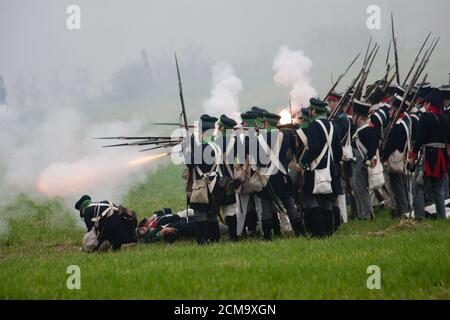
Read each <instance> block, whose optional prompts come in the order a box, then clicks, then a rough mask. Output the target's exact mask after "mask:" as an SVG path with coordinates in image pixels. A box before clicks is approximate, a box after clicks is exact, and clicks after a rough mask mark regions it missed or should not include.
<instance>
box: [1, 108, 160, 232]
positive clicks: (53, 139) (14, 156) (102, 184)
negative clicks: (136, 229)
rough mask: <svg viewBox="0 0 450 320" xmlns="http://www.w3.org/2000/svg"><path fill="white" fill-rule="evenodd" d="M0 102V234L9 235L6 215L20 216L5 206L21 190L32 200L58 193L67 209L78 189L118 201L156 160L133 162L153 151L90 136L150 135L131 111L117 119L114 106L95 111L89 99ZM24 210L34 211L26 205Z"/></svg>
mask: <svg viewBox="0 0 450 320" xmlns="http://www.w3.org/2000/svg"><path fill="white" fill-rule="evenodd" d="M3 107H5V106H1V108H2V109H0V123H2V125H1V126H0V149H1V150H2V151H1V153H0V238H1V237H5V236H6V235H7V234H8V232H9V230H10V226H9V221H10V220H11V219H18V218H20V217H23V215H11V214H9V213H8V209H7V208H8V206H11V205H15V201H16V199H17V198H18V196H19V195H21V194H26V195H27V196H28V197H31V198H32V199H35V200H43V199H53V198H58V199H60V200H62V202H63V204H64V205H65V206H66V207H67V209H69V210H72V211H73V205H74V203H75V201H76V200H78V198H79V197H80V196H81V195H83V194H90V195H91V196H92V197H93V199H94V200H105V199H108V200H111V201H113V202H115V203H120V201H121V199H122V197H123V195H125V194H126V192H127V191H128V190H129V189H130V187H131V186H133V185H135V184H136V183H139V182H142V181H143V180H144V179H145V177H146V171H148V170H149V169H153V168H155V166H156V165H157V164H161V161H159V160H158V161H152V162H150V161H149V162H143V163H139V164H133V163H132V161H133V160H136V159H140V158H145V157H148V156H149V155H151V154H152V153H151V152H149V153H138V152H137V150H138V149H136V148H128V147H121V148H101V146H102V145H105V144H110V143H111V144H112V143H116V141H115V140H93V139H92V138H94V137H100V136H120V135H149V134H151V132H148V131H147V130H146V129H145V117H142V116H138V115H135V116H133V115H130V117H129V118H124V119H123V120H122V119H121V117H120V116H116V118H114V113H115V111H117V110H114V108H113V107H111V109H110V112H104V111H100V110H97V111H96V110H95V108H92V106H90V105H89V103H87V105H78V104H76V103H74V102H73V103H70V102H65V103H63V104H61V105H55V103H54V102H53V103H52V104H51V103H48V104H46V103H43V104H42V105H40V104H37V105H33V106H18V105H10V106H8V108H7V109H6V107H5V108H3ZM119 107H120V108H121V107H122V106H121V105H120V106H119ZM155 153H156V154H157V153H161V151H157V152H155ZM166 158H167V159H168V157H166ZM162 161H163V162H164V160H162ZM166 161H168V160H166ZM164 163H165V162H164ZM15 206H16V205H15ZM23 214H25V215H28V214H29V215H32V214H33V212H32V210H26V211H25V212H23ZM60 214H63V213H60ZM60 218H61V217H59V216H52V218H51V220H52V221H55V224H58V223H59V222H58V221H62V219H60ZM59 224H60V223H59Z"/></svg>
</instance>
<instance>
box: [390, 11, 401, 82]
mask: <svg viewBox="0 0 450 320" xmlns="http://www.w3.org/2000/svg"><path fill="white" fill-rule="evenodd" d="M391 31H392V43H393V44H394V57H395V72H396V77H397V83H398V84H400V71H399V69H398V52H397V39H396V38H395V31H394V15H393V13H392V12H391Z"/></svg>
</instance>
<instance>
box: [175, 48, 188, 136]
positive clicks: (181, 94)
mask: <svg viewBox="0 0 450 320" xmlns="http://www.w3.org/2000/svg"><path fill="white" fill-rule="evenodd" d="M175 64H176V66H177V76H178V91H179V92H180V101H181V112H182V114H183V122H184V127H185V128H186V130H187V131H189V125H188V121H187V116H186V107H185V105H184V97H183V86H182V84H181V76H180V68H179V67H178V59H177V54H176V53H175Z"/></svg>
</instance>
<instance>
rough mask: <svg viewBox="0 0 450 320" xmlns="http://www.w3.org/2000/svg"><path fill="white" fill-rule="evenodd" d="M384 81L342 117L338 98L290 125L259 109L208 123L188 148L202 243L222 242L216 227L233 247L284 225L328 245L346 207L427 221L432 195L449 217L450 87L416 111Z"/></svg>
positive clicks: (427, 90) (191, 200)
mask: <svg viewBox="0 0 450 320" xmlns="http://www.w3.org/2000/svg"><path fill="white" fill-rule="evenodd" d="M381 82H382V81H377V82H376V83H375V84H373V85H371V86H368V88H367V92H366V95H365V96H366V97H368V98H367V99H360V100H356V99H354V100H352V102H351V103H349V104H348V105H347V107H346V108H345V109H344V108H341V109H340V110H334V108H335V107H336V105H338V102H339V101H340V99H341V98H342V95H341V94H339V93H336V92H332V93H330V94H329V95H328V97H327V99H326V102H323V101H321V100H319V99H315V98H312V99H311V100H310V105H309V107H308V108H302V109H301V110H300V112H299V113H298V114H297V115H295V116H294V117H293V120H292V123H291V124H287V125H280V124H279V120H280V116H279V115H277V114H274V113H272V112H270V111H268V110H266V109H263V108H261V107H252V108H251V109H250V110H249V111H247V112H245V113H242V114H241V123H240V124H238V123H237V122H236V121H235V120H233V119H231V118H229V117H227V116H226V115H222V116H221V117H220V118H219V119H218V118H215V117H211V116H209V115H207V114H205V115H202V116H201V117H200V121H199V125H198V132H197V133H196V134H194V135H192V136H191V137H190V139H186V141H185V144H184V146H183V148H184V156H185V161H186V170H185V173H184V178H185V180H186V191H187V202H188V205H189V206H190V208H192V209H193V210H194V217H195V221H196V236H197V242H198V243H199V244H204V243H209V242H217V241H218V240H219V238H220V233H219V219H222V220H223V221H224V222H225V224H226V225H227V226H228V232H229V238H230V240H232V241H236V240H238V239H239V237H240V236H242V235H244V234H247V235H253V234H255V232H256V230H257V226H258V225H259V227H260V231H261V233H262V236H263V238H264V239H265V240H271V239H272V237H273V236H278V235H280V234H281V232H280V225H288V228H291V229H292V230H293V232H294V234H295V235H296V236H311V237H318V238H323V237H328V236H331V235H332V234H333V233H334V232H336V230H337V229H338V228H339V226H340V224H341V223H342V222H346V221H347V204H348V205H349V206H350V208H351V216H350V218H357V219H373V218H374V210H373V207H374V204H376V203H379V204H380V205H383V204H384V203H385V202H387V200H388V199H389V198H390V197H392V198H393V200H394V203H395V205H394V209H393V211H392V216H393V217H400V216H403V215H404V214H405V213H411V212H413V211H414V214H415V217H416V218H417V219H421V218H423V217H424V216H425V209H424V207H425V202H426V200H425V198H426V197H427V195H429V196H430V197H431V198H432V200H433V202H434V203H435V204H436V208H437V215H438V216H439V217H445V207H444V206H445V204H444V200H445V198H446V197H447V196H448V179H447V167H448V164H449V156H448V152H447V149H448V148H447V146H448V142H449V141H450V122H449V121H450V120H449V116H450V115H449V112H450V111H449V106H448V104H449V92H450V90H449V87H448V86H442V87H441V88H432V87H431V86H430V85H429V84H426V85H424V86H421V87H419V86H417V87H415V91H414V90H412V91H411V94H412V95H414V94H416V92H417V91H419V92H417V95H416V96H417V97H418V99H417V100H416V102H415V103H414V105H410V102H409V101H411V100H412V96H411V97H409V96H408V97H406V100H405V101H403V98H402V97H403V96H404V94H405V88H402V87H401V86H398V85H395V86H387V89H386V90H382V89H381V88H382V87H383V85H382V84H383V83H381ZM419 89H420V90H419ZM368 92H370V94H369V93H368ZM399 108H401V110H399ZM333 110H334V111H337V112H334V113H333ZM330 113H332V114H333V115H334V116H333V118H332V119H330V117H329V115H330ZM394 120H395V122H393V121H394ZM391 122H392V123H391ZM196 155H200V157H196Z"/></svg>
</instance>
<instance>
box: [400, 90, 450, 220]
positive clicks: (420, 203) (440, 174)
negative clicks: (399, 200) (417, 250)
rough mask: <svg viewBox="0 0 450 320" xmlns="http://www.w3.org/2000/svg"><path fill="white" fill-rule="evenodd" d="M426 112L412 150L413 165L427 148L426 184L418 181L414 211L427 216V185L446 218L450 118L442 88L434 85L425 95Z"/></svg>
mask: <svg viewBox="0 0 450 320" xmlns="http://www.w3.org/2000/svg"><path fill="white" fill-rule="evenodd" d="M423 102H424V104H425V107H426V112H425V113H424V114H422V116H421V117H420V120H419V123H418V127H417V135H416V140H415V143H414V147H413V150H412V151H411V152H410V156H409V158H410V160H411V163H412V165H414V164H415V163H416V161H417V158H418V154H419V151H421V149H422V151H421V152H423V157H424V161H423V169H422V168H420V167H418V168H416V170H423V184H422V183H417V184H416V186H415V187H416V188H415V189H416V192H415V196H414V213H415V218H416V219H422V218H424V217H425V203H424V189H428V190H430V193H431V196H432V198H433V200H434V204H435V205H436V212H437V216H438V217H440V218H445V198H444V192H443V184H444V181H445V176H446V175H447V164H448V155H447V150H446V146H447V144H448V142H449V141H450V120H449V118H448V117H447V116H446V115H445V114H444V110H443V108H444V105H443V104H444V99H443V95H442V93H441V92H440V90H439V89H437V88H433V89H431V90H430V92H429V93H428V95H427V96H426V97H425V98H424V99H423Z"/></svg>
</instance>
